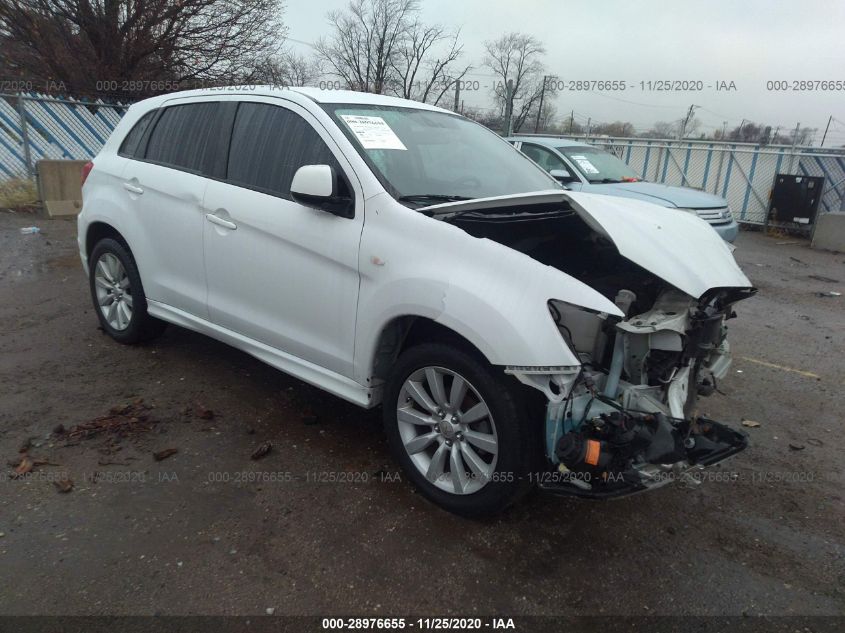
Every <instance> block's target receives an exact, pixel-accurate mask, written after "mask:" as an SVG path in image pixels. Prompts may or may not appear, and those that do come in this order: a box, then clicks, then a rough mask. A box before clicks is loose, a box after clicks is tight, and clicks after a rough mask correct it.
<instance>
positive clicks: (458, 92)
mask: <svg viewBox="0 0 845 633" xmlns="http://www.w3.org/2000/svg"><path fill="white" fill-rule="evenodd" d="M460 106H461V80H460V79H456V80H455V112H460Z"/></svg>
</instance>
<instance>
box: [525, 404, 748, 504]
mask: <svg viewBox="0 0 845 633" xmlns="http://www.w3.org/2000/svg"><path fill="white" fill-rule="evenodd" d="M747 446H748V437H747V436H746V435H745V434H744V433H742V432H740V431H736V430H734V429H732V428H730V427H728V426H726V425H725V424H722V423H719V422H715V421H714V420H710V419H708V418H704V417H698V418H694V419H692V420H679V419H676V418H670V417H668V416H665V415H663V414H662V413H657V414H642V413H637V412H631V411H624V410H616V411H612V412H609V413H603V414H601V415H600V416H598V417H596V418H594V419H593V420H590V422H589V423H585V424H582V425H581V427H580V428H579V429H577V430H574V431H571V432H569V433H566V434H564V435H563V436H561V437H560V438H559V440H558V441H557V445H556V447H555V457H556V458H557V460H559V464H558V465H557V470H554V471H549V472H548V473H546V476H544V477H541V478H540V480H539V484H540V487H541V489H543V490H546V491H549V492H552V493H555V494H561V495H571V496H577V497H584V498H594V499H609V498H614V497H622V496H626V495H630V494H634V493H637V492H642V491H645V490H650V489H653V488H658V487H660V486H663V485H665V484H668V483H671V482H673V481H683V480H688V481H695V482H696V483H697V481H696V479H695V477H694V475H693V474H692V472H693V471H696V470H701V469H702V468H704V467H706V466H711V465H713V464H717V463H719V462H722V461H724V460H725V459H727V458H729V457H731V456H732V455H736V454H737V453H739V452H741V451H743V450H745V448H747Z"/></svg>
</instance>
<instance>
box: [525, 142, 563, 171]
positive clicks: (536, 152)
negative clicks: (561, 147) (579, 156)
mask: <svg viewBox="0 0 845 633" xmlns="http://www.w3.org/2000/svg"><path fill="white" fill-rule="evenodd" d="M522 153H523V154H525V155H526V156H528V158H530V159H531V160H533V161H534V162H535V163H537V164H538V165H539V166H540V167H542V168H543V169H545V170H546V171H552V170H553V169H562V170H564V171H569V170H568V169H567V168H566V164H565V163H564V162H563V161H562V160H561V159H560V158H558V157H557V156H555V155H554V154H553V153H552V152H551V151H549V150H547V149H546V148H545V147H540V146H539V145H531V144H529V143H523V144H522Z"/></svg>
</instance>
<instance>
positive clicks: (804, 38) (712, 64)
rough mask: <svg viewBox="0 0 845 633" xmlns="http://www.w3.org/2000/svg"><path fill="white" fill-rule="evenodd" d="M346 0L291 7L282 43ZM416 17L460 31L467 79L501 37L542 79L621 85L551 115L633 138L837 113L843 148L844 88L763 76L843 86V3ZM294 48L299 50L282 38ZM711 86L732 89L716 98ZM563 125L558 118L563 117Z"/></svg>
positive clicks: (503, 10)
mask: <svg viewBox="0 0 845 633" xmlns="http://www.w3.org/2000/svg"><path fill="white" fill-rule="evenodd" d="M346 4H347V1H346V0H319V1H316V2H302V0H289V2H288V7H287V11H286V15H285V21H286V23H287V25H288V28H289V32H288V36H289V38H291V39H292V40H294V39H295V40H301V41H304V42H313V41H315V40H316V39H317V38H319V37H320V36H321V35H323V34H324V33H325V32H326V29H327V28H328V25H327V22H326V19H325V15H326V13H327V12H328V11H329V10H331V9H339V8H342V7H344V6H346ZM421 4H422V16H423V19H424V20H425V21H426V22H430V23H435V22H437V23H441V24H445V25H448V26H450V27H455V28H457V27H460V28H461V33H462V41H463V43H464V51H465V53H464V59H465V60H466V63H468V64H472V65H473V66H474V67H475V68H474V70H473V71H471V77H470V78H471V79H475V80H478V81H479V82H480V83H481V85H482V86H485V85H488V86H489V85H490V82H492V81H493V80H492V78H491V77H490V76H489V73H490V71H489V70H488V69H486V68H484V67H483V65H482V59H483V42H484V41H485V40H488V39H492V38H495V37H497V36H498V35H501V34H502V33H505V32H507V31H511V30H518V31H520V32H524V33H530V34H532V35H534V36H536V37H538V38H540V39H541V40H542V41H543V42H544V43H545V46H546V48H547V50H548V53H547V55H546V59H545V62H546V65H547V67H548V72H549V73H550V74H556V75H557V76H558V77H560V78H562V79H564V80H570V79H573V80H577V79H584V80H625V81H626V82H627V83H628V85H629V87H628V89H627V90H625V91H624V92H606V93H602V94H596V93H577V92H561V93H560V94H559V95H558V98H557V101H556V105H557V108H558V114H557V118H558V119H563V118H564V117H568V116H569V112H570V111H571V110H574V111H575V120H576V121H579V122H581V123H586V120H587V117H591V118H592V119H593V120H594V121H614V120H623V121H630V122H631V123H633V124H634V125H635V126H636V127H637V129H638V131H640V130H646V129H648V128H650V127H651V125H652V124H653V123H654V122H655V121H673V120H678V119H680V118H682V117H683V116H684V115H685V113H686V110H687V108H689V106H690V104H696V105H698V106H701V109H699V110H698V111H697V112H696V116H697V117H698V118H699V119H700V120H701V125H702V127H701V130H702V131H705V132H708V133H709V132H711V131H712V130H713V129H714V128H717V127H718V128H721V127H722V122H723V121H725V120H727V121H728V127H729V129H730V128H733V127H735V126H737V125H739V124H740V121H741V120H742V119H743V118H745V119H748V120H752V121H755V122H759V123H765V124H768V125H772V126H773V127H777V126H781V129H782V130H788V129H791V128H794V127H795V124H796V123H798V122H799V121H800V123H801V125H802V127H803V126H808V127H815V128H819V132H818V135H817V137H816V141H815V143H816V144H818V142H819V141H820V139H821V134H822V132H823V131H824V127H825V125H826V124H827V119H828V116H829V115H833V116H834V118H838V119H839V121H841V123H840V122H834V124H833V125H832V126H831V131H830V132H829V133H828V141H827V142H826V143H825V145H830V144H832V143H831V141H832V142H833V143H835V144H836V145H842V144H845V91H840V92H799V93H794V92H770V91H767V89H766V82H767V81H769V80H785V81H790V82H791V81H792V80H801V79H806V80H840V81H842V82H845V2H840V1H838V0H827V1H820V0H805V1H803V2H795V1H788V2H786V1H782V0H710V1H702V0H685V1H683V2H669V1H668V0H663V1H659V0H636V1H631V0H603V1H601V2H572V1H567V0H529V1H523V2H518V1H517V0H422V2H421ZM291 45H292V46H294V47H296V48H297V50H299V51H301V52H302V53H307V52H308V51H309V49H308V47H307V46H304V45H303V44H300V43H297V42H291ZM660 79H665V80H701V81H703V82H704V84H705V86H707V85H710V86H713V87H712V88H708V87H705V89H704V90H703V91H702V92H688V93H684V92H673V93H658V92H649V91H644V90H642V89H641V88H640V82H641V81H649V80H652V81H653V80H660ZM719 81H724V82H728V83H730V82H731V81H732V82H734V83H735V84H736V90H735V91H731V92H717V91H716V90H715V85H716V83H717V82H719ZM465 98H466V104H467V105H473V106H487V107H490V106H491V105H492V102H491V98H490V96H489V90H485V89H483V88H482V90H481V92H480V93H479V94H466V95H465ZM567 120H568V119H567Z"/></svg>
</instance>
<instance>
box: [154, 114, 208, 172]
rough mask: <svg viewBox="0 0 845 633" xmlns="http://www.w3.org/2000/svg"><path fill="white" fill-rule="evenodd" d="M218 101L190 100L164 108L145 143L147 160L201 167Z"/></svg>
mask: <svg viewBox="0 0 845 633" xmlns="http://www.w3.org/2000/svg"><path fill="white" fill-rule="evenodd" d="M217 106H218V104H217V103H191V104H188V105H180V106H171V107H169V108H167V109H166V110H165V111H164V112H163V113H162V115H161V118H160V119H159V120H158V123H156V126H155V129H154V130H153V132H152V134H151V135H150V141H149V143H148V144H147V153H146V158H147V160H152V161H155V162H158V163H164V164H166V165H173V166H175V167H181V168H183V169H188V170H191V171H202V167H203V163H204V161H205V158H206V152H207V151H208V150H209V148H210V146H211V143H212V141H213V123H214V114H215V113H216V111H217Z"/></svg>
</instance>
